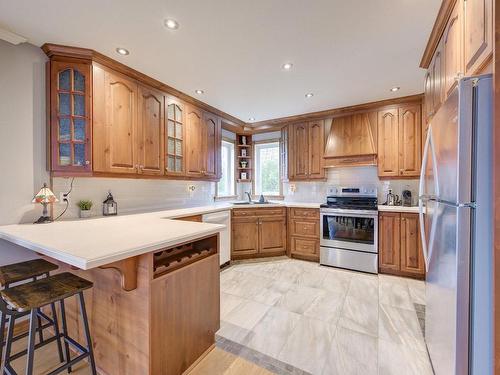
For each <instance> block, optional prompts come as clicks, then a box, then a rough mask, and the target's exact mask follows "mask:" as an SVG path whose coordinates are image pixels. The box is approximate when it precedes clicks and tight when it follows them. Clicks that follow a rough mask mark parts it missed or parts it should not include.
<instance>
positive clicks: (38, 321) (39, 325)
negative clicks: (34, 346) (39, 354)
mask: <svg viewBox="0 0 500 375" xmlns="http://www.w3.org/2000/svg"><path fill="white" fill-rule="evenodd" d="M36 311H37V313H41V310H40V309H37V310H36ZM36 320H37V324H38V327H40V330H39V331H38V339H39V340H40V342H43V329H41V327H42V318H40V316H39V315H37V317H36Z"/></svg>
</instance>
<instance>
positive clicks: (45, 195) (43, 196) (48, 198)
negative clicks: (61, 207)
mask: <svg viewBox="0 0 500 375" xmlns="http://www.w3.org/2000/svg"><path fill="white" fill-rule="evenodd" d="M54 202H58V199H57V198H56V196H55V195H54V193H53V192H52V190H50V189H49V188H48V187H47V184H43V187H42V188H41V189H40V191H39V192H38V193H37V194H36V195H35V197H34V198H33V200H32V203H54Z"/></svg>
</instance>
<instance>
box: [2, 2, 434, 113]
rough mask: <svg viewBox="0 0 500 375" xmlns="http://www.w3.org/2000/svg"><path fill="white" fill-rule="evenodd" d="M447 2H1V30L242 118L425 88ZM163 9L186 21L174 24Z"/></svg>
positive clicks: (308, 109)
mask: <svg viewBox="0 0 500 375" xmlns="http://www.w3.org/2000/svg"><path fill="white" fill-rule="evenodd" d="M440 3H441V0H350V1H349V0H348V1H346V0H247V1H242V0H147V1H140V0H86V1H68V0H50V1H36V0H31V1H29V0H16V1H12V0H0V9H1V11H0V27H4V28H7V29H9V30H10V31H12V32H15V33H18V34H20V35H22V36H24V37H25V38H27V39H28V41H29V42H30V43H33V44H35V45H39V46H40V45H42V44H43V43H45V42H51V43H59V44H66V45H74V46H80V47H86V48H91V49H94V50H96V51H99V52H101V53H103V54H105V55H108V56H110V57H112V58H114V59H116V60H119V61H121V62H123V63H125V64H127V65H129V66H131V67H133V68H135V69H137V70H139V71H141V72H143V73H145V74H147V75H150V76H152V77H154V78H156V79H158V80H160V81H162V82H164V83H166V84H168V85H171V86H173V87H175V88H177V89H179V90H181V91H183V92H185V93H187V94H189V95H192V96H196V94H194V90H196V89H203V90H204V91H205V94H204V95H202V96H199V97H198V98H199V99H201V100H202V101H204V102H206V103H208V104H210V105H212V106H214V107H217V108H219V109H221V110H223V111H225V112H227V113H229V114H231V115H233V116H235V117H238V118H240V119H241V120H243V121H248V119H249V118H250V117H255V120H256V121H262V120H266V119H271V118H277V117H283V116H289V115H295V114H300V113H306V112H313V111H320V110H324V109H330V108H337V107H343V106H347V105H353V104H359V103H364V102H370V101H375V100H381V99H386V98H390V97H396V96H405V95H411V94H416V93H421V92H422V91H423V76H424V71H423V70H422V69H420V68H419V67H418V65H419V62H420V58H421V55H422V53H423V50H424V47H425V44H426V41H427V38H428V36H429V34H430V32H431V29H432V25H433V23H434V20H435V17H436V15H437V12H438V9H439V5H440ZM166 17H172V18H175V19H176V20H177V21H178V22H179V23H180V28H179V29H178V30H176V31H172V30H168V29H166V28H165V27H164V26H163V20H164V19H165V18H166ZM117 47H124V48H127V49H128V50H130V55H129V56H119V55H118V54H117V53H116V52H115V49H116V48H117ZM288 61H290V62H292V63H293V64H294V65H293V68H292V70H291V71H288V72H286V71H283V70H282V69H281V65H282V64H283V63H285V62H288ZM393 86H400V87H401V90H400V91H398V92H397V93H391V92H390V91H389V89H390V88H391V87H393ZM308 92H313V93H314V97H312V98H309V99H306V98H305V97H304V95H305V94H306V93H308Z"/></svg>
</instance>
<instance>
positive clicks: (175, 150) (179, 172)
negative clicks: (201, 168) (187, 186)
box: [165, 97, 186, 176]
mask: <svg viewBox="0 0 500 375" xmlns="http://www.w3.org/2000/svg"><path fill="white" fill-rule="evenodd" d="M166 100H167V104H166V105H167V130H166V132H165V163H166V165H165V174H166V175H169V176H183V175H185V172H186V162H185V160H186V158H185V157H184V155H185V153H186V141H185V139H186V115H185V112H186V111H185V105H184V104H183V103H182V102H180V101H179V100H177V99H175V98H172V97H168V98H167V99H166Z"/></svg>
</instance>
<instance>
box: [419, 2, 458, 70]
mask: <svg viewBox="0 0 500 375" xmlns="http://www.w3.org/2000/svg"><path fill="white" fill-rule="evenodd" d="M456 2H457V0H443V1H442V2H441V7H440V8H439V12H438V15H437V17H436V22H434V27H433V28H432V31H431V35H430V36H429V39H428V41H427V45H426V46H425V50H424V54H423V55H422V60H420V67H421V68H424V69H427V68H428V67H429V65H430V63H431V60H432V56H433V55H434V51H435V50H436V48H437V46H438V44H439V40H440V39H441V36H442V35H443V32H444V29H445V28H446V24H447V23H448V19H449V18H450V14H451V12H452V11H453V7H454V6H455V3H456Z"/></svg>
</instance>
